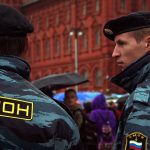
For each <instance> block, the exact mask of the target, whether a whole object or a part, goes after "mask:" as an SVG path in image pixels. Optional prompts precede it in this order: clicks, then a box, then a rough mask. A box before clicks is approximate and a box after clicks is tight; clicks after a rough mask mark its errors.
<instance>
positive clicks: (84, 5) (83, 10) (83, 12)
mask: <svg viewBox="0 0 150 150" xmlns="http://www.w3.org/2000/svg"><path fill="white" fill-rule="evenodd" d="M82 15H83V16H86V1H84V2H83V4H82Z"/></svg>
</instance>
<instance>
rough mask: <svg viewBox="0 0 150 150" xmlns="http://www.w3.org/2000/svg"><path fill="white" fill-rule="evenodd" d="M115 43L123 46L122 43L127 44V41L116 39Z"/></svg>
mask: <svg viewBox="0 0 150 150" xmlns="http://www.w3.org/2000/svg"><path fill="white" fill-rule="evenodd" d="M116 44H118V45H120V46H123V45H125V44H127V42H125V41H122V40H118V41H116Z"/></svg>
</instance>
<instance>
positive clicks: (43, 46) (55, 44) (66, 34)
mask: <svg viewBox="0 0 150 150" xmlns="http://www.w3.org/2000/svg"><path fill="white" fill-rule="evenodd" d="M6 1H7V2H8V1H11V2H13V0H6ZM14 1H15V2H14V4H16V1H17V0H14ZM18 4H20V10H21V11H22V12H23V13H24V14H25V15H26V16H27V17H28V18H29V19H30V20H31V22H32V23H33V25H34V27H35V32H34V33H33V34H31V35H30V37H29V42H30V44H29V49H30V50H29V52H28V54H27V55H26V58H27V59H28V61H29V63H30V64H31V68H32V74H31V80H35V79H38V78H40V77H42V76H45V75H48V74H56V73H64V72H74V71H75V39H76V38H77V42H78V46H77V50H78V57H77V58H78V72H79V74H82V75H84V76H86V77H88V79H89V80H90V83H88V84H84V85H80V86H79V89H80V90H94V91H103V92H105V93H106V92H122V90H121V89H119V88H117V87H116V86H114V85H112V84H111V83H110V82H109V81H108V78H109V77H111V76H113V75H115V74H116V73H117V72H118V71H119V68H118V67H117V66H116V64H115V63H114V62H113V60H112V59H111V53H112V50H113V46H114V45H113V42H111V41H109V40H107V39H106V38H105V37H104V36H103V33H102V28H103V25H104V22H106V21H107V20H108V19H109V18H112V17H116V16H119V15H123V14H126V13H128V12H132V11H137V10H150V8H148V7H150V5H148V0H136V1H135V0H133V1H131V0H24V1H22V2H21V0H20V1H19V0H18ZM21 4H22V5H21ZM15 6H16V5H15ZM74 29H75V31H76V33H77V29H78V31H79V30H80V31H82V33H83V34H82V36H78V35H77V36H75V34H74V35H73V36H70V32H71V31H74ZM78 33H79V32H78ZM75 37H76V38H75ZM76 69H77V68H76Z"/></svg>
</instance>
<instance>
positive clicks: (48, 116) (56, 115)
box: [0, 56, 80, 150]
mask: <svg viewBox="0 0 150 150" xmlns="http://www.w3.org/2000/svg"><path fill="white" fill-rule="evenodd" d="M29 73H30V66H29V65H28V64H27V63H26V62H25V61H23V60H22V59H20V58H18V57H13V56H9V57H6V56H3V57H0V149H12V150H29V149H30V150H31V149H32V150H69V149H73V148H75V147H76V146H77V145H78V143H79V140H80V136H79V131H78V127H77V125H76V124H75V122H74V120H73V119H72V118H71V117H70V116H69V114H68V113H67V112H66V111H65V110H64V109H63V108H61V107H60V106H59V105H58V104H57V103H56V102H55V101H53V100H52V99H51V98H49V97H47V96H46V95H44V94H43V93H42V92H41V91H39V90H38V89H37V88H35V87H34V86H33V85H32V84H31V83H30V82H28V81H27V79H28V77H29Z"/></svg>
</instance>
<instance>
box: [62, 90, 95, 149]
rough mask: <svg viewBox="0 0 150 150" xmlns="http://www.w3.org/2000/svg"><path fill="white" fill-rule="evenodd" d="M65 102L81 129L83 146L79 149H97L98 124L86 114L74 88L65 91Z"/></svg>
mask: <svg viewBox="0 0 150 150" xmlns="http://www.w3.org/2000/svg"><path fill="white" fill-rule="evenodd" d="M64 103H65V104H66V106H68V108H69V109H70V110H71V112H72V115H73V118H74V120H75V122H76V123H77V126H78V128H79V131H80V136H81V143H82V144H81V145H82V148H81V149H79V150H97V125H96V124H95V122H93V121H91V120H89V119H88V117H87V116H86V115H85V113H84V111H83V108H82V106H81V104H80V102H79V101H78V97H77V93H76V91H75V90H74V89H68V90H66V91H65V96H64Z"/></svg>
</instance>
